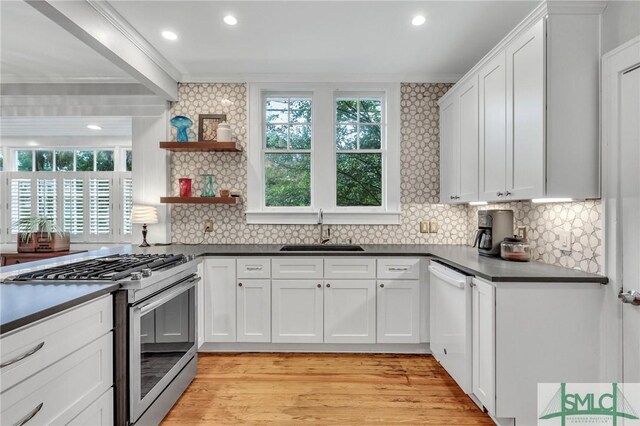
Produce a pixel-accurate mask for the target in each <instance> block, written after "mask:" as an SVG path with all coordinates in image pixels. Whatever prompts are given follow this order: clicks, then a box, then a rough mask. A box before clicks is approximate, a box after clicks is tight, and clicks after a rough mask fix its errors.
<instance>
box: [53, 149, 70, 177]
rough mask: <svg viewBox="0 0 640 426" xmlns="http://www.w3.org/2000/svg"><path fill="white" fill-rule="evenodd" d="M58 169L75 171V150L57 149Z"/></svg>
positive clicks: (60, 170)
mask: <svg viewBox="0 0 640 426" xmlns="http://www.w3.org/2000/svg"><path fill="white" fill-rule="evenodd" d="M56 170H57V171H59V172H72V171H73V151H56Z"/></svg>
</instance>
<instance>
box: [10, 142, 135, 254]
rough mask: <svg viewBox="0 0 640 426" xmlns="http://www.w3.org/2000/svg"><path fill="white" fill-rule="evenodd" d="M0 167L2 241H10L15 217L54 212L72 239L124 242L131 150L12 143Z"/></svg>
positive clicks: (128, 224) (128, 232) (128, 227)
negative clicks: (34, 146) (0, 183)
mask: <svg viewBox="0 0 640 426" xmlns="http://www.w3.org/2000/svg"><path fill="white" fill-rule="evenodd" d="M9 152H11V154H10V155H11V159H13V162H12V163H13V164H12V165H10V166H9V170H13V171H11V172H4V173H3V178H4V179H6V185H5V188H6V191H3V194H2V197H4V198H6V200H4V201H5V202H3V203H2V206H3V207H4V209H5V211H4V212H3V214H2V217H3V218H6V219H3V221H4V223H2V225H3V228H4V230H3V233H2V237H3V241H15V240H16V236H17V232H18V229H17V226H16V223H17V222H18V221H19V220H20V218H23V217H29V216H34V215H39V216H46V217H50V218H53V219H54V220H55V221H56V223H57V224H58V226H59V227H60V229H62V230H64V231H65V232H69V233H70V234H71V240H72V241H74V242H123V241H128V240H130V236H131V231H132V229H131V228H132V227H131V218H130V216H131V207H132V178H131V150H130V149H121V148H120V149H116V148H110V149H106V148H100V149H86V148H82V149H77V148H76V149H72V148H68V149H67V148H65V149H37V150H33V149H32V150H29V149H13V150H9Z"/></svg>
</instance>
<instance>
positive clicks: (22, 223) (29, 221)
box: [15, 216, 62, 242]
mask: <svg viewBox="0 0 640 426" xmlns="http://www.w3.org/2000/svg"><path fill="white" fill-rule="evenodd" d="M15 226H16V227H17V228H18V235H19V236H20V239H21V240H23V241H26V242H29V241H30V240H31V238H32V237H33V234H35V233H38V232H42V233H46V234H47V238H49V239H51V234H58V235H62V230H60V229H59V228H58V225H56V222H55V220H53V219H52V218H49V217H46V216H29V217H21V218H20V219H18V221H17V222H16V223H15Z"/></svg>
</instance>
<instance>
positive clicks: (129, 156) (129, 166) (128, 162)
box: [125, 149, 133, 172]
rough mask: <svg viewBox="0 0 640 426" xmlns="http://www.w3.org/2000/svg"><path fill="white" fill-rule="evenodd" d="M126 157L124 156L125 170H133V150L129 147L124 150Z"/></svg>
mask: <svg viewBox="0 0 640 426" xmlns="http://www.w3.org/2000/svg"><path fill="white" fill-rule="evenodd" d="M125 155H126V158H125V163H126V164H125V170H126V171H128V172H130V171H131V170H133V151H131V150H130V149H128V150H127V151H126V154H125Z"/></svg>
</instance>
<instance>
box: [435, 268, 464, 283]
mask: <svg viewBox="0 0 640 426" xmlns="http://www.w3.org/2000/svg"><path fill="white" fill-rule="evenodd" d="M429 272H431V273H432V274H433V275H434V276H436V277H438V278H440V279H441V280H442V281H444V282H445V283H447V284H450V285H452V286H454V287H457V288H464V285H465V284H466V283H467V280H466V279H464V278H460V279H455V278H454V277H452V276H449V275H447V274H445V273H443V272H442V271H441V270H439V269H437V268H435V267H433V266H429Z"/></svg>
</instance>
